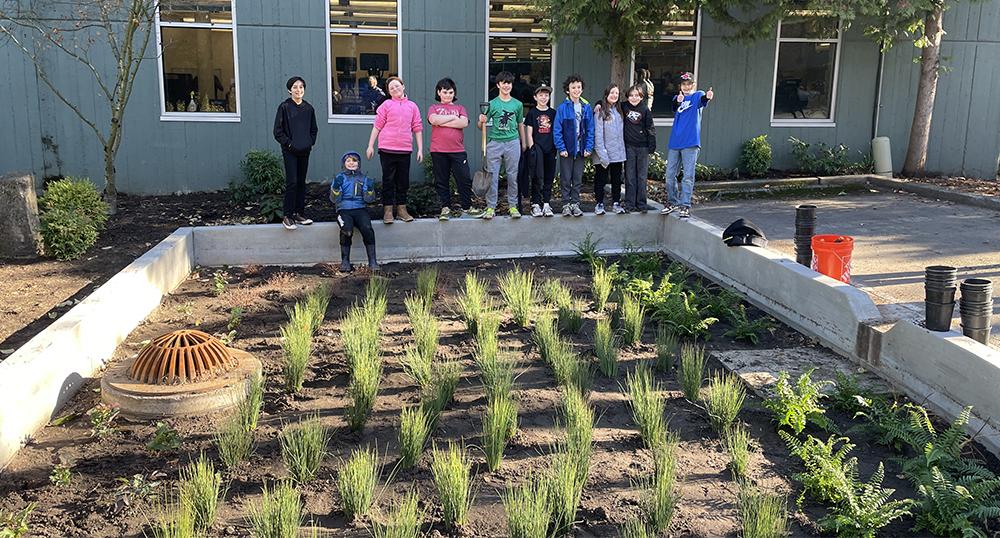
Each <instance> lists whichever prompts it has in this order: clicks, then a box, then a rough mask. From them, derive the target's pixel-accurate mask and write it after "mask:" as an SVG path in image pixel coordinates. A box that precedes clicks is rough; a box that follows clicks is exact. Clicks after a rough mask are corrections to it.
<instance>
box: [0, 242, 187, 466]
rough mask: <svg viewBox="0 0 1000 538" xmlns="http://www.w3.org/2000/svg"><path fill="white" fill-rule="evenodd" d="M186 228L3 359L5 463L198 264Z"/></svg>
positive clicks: (0, 457)
mask: <svg viewBox="0 0 1000 538" xmlns="http://www.w3.org/2000/svg"><path fill="white" fill-rule="evenodd" d="M193 261H194V242H193V241H192V232H191V229H190V228H181V229H178V230H177V231H176V232H174V233H173V234H171V235H170V236H169V237H167V238H166V239H164V240H163V241H161V242H160V243H159V244H158V245H156V246H155V247H153V248H152V249H150V250H149V251H148V252H146V253H145V254H143V255H142V256H141V257H140V258H138V259H137V260H135V261H134V262H132V263H131V264H130V265H129V266H128V267H126V268H125V269H123V270H122V271H121V272H120V273H118V274H117V275H115V276H114V277H112V278H111V279H110V280H108V281H107V282H106V283H105V284H104V285H103V286H101V287H100V288H98V289H97V291H95V292H94V293H92V294H91V295H90V296H89V297H87V298H86V299H84V300H83V301H82V302H81V303H80V304H78V305H76V306H75V307H73V308H72V309H71V310H70V311H69V312H67V313H66V314H65V315H63V317H62V318H60V319H59V320H58V321H56V322H55V323H53V324H52V325H50V326H49V327H48V328H46V329H45V330H44V331H42V332H40V333H39V334H38V335H36V336H35V337H34V338H32V339H31V340H29V341H28V343H27V344H25V345H23V346H21V348H20V349H18V350H17V351H15V352H14V354H13V355H11V356H10V357H8V358H7V359H6V360H5V361H3V362H2V363H0V468H2V467H4V466H6V465H7V463H8V462H9V461H10V460H11V458H13V457H14V454H15V453H16V452H17V451H18V450H19V449H20V448H21V446H22V445H23V444H24V443H25V442H26V441H27V439H28V438H29V436H31V435H32V434H33V433H34V432H35V431H36V430H38V429H39V428H41V427H42V426H44V425H45V424H46V423H48V422H49V421H50V420H51V419H52V418H53V417H55V415H56V413H57V412H58V411H59V409H60V408H61V407H62V406H63V404H65V403H66V401H67V400H68V399H69V398H70V397H71V396H72V395H73V394H74V393H75V392H76V391H77V390H78V389H79V388H80V387H81V386H83V384H84V383H86V382H87V380H88V379H89V378H93V377H94V376H95V375H96V374H97V373H99V372H100V370H101V369H102V368H103V367H104V365H105V363H106V362H107V361H108V360H109V359H110V358H111V356H112V354H113V353H114V351H115V348H116V347H118V344H120V343H121V342H122V341H123V340H124V339H125V337H126V336H128V334H129V333H130V332H132V330H133V329H134V328H135V327H136V326H137V325H138V324H139V323H140V322H141V321H142V320H144V319H146V316H148V315H149V313H150V312H152V311H153V309H155V308H156V307H157V306H159V304H160V299H161V298H162V297H163V294H165V293H168V292H169V291H171V290H173V289H174V288H175V287H177V285H178V284H180V283H181V282H183V281H184V279H185V278H187V277H188V275H189V274H190V273H191V270H192V269H193V268H194V264H193Z"/></svg>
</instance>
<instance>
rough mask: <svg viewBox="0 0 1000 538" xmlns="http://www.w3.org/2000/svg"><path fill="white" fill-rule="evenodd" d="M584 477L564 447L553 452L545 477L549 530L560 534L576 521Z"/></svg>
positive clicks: (553, 533) (555, 534)
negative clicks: (550, 464)
mask: <svg viewBox="0 0 1000 538" xmlns="http://www.w3.org/2000/svg"><path fill="white" fill-rule="evenodd" d="M585 482H586V478H582V477H581V476H580V472H579V462H578V461H577V459H576V457H574V455H573V454H570V453H569V452H568V451H567V449H566V447H563V448H561V449H560V450H559V451H557V452H556V453H555V455H554V456H553V459H552V466H551V467H550V468H549V474H548V477H547V479H546V485H547V486H548V495H547V496H548V501H549V532H550V535H551V536H562V535H563V534H566V533H568V532H569V530H570V528H572V526H573V523H575V522H576V513H577V510H578V509H579V507H580V499H581V498H582V497H583V486H584V483H585Z"/></svg>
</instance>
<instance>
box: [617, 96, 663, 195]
mask: <svg viewBox="0 0 1000 538" xmlns="http://www.w3.org/2000/svg"><path fill="white" fill-rule="evenodd" d="M645 93H646V90H645V88H644V87H643V85H642V84H636V85H634V86H632V87H631V88H629V89H628V95H627V97H628V99H627V100H626V101H625V102H624V103H622V116H623V118H624V120H625V121H624V128H623V134H624V136H625V200H624V206H625V211H639V212H642V213H645V212H647V211H649V206H648V205H646V176H647V175H648V174H649V155H650V154H651V153H653V152H654V151H656V131H655V129H654V128H653V113H652V112H650V110H649V108H647V107H646V95H645Z"/></svg>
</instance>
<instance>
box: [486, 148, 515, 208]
mask: <svg viewBox="0 0 1000 538" xmlns="http://www.w3.org/2000/svg"><path fill="white" fill-rule="evenodd" d="M520 160H521V140H520V139H518V138H515V139H513V140H505V141H502V142H501V141H498V140H490V141H489V142H488V143H487V144H486V165H487V166H488V167H489V170H490V173H491V174H493V182H492V183H491V184H490V188H489V190H487V191H486V207H490V208H493V209H496V207H497V194H498V193H499V191H500V161H503V166H504V170H506V171H507V205H509V206H510V207H517V163H518V162H519V161H520Z"/></svg>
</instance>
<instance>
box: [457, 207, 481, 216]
mask: <svg viewBox="0 0 1000 538" xmlns="http://www.w3.org/2000/svg"><path fill="white" fill-rule="evenodd" d="M462 218H463V219H464V218H469V219H481V218H483V210H482V209H478V208H475V207H470V208H469V209H465V210H463V211H462Z"/></svg>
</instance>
